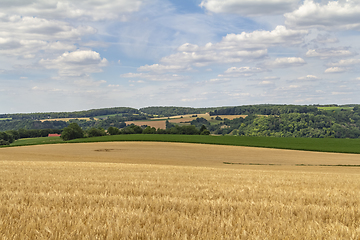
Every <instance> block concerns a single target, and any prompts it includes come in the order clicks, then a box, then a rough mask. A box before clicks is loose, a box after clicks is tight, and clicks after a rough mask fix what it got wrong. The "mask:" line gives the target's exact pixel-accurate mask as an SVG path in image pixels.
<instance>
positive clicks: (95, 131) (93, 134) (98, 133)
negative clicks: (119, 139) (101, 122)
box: [87, 128, 106, 137]
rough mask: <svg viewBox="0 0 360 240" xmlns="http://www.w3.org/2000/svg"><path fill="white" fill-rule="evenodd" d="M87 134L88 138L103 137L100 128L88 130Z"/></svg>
mask: <svg viewBox="0 0 360 240" xmlns="http://www.w3.org/2000/svg"><path fill="white" fill-rule="evenodd" d="M87 134H88V136H89V137H100V136H105V134H106V133H105V131H104V129H102V128H90V129H89V130H88V131H87Z"/></svg>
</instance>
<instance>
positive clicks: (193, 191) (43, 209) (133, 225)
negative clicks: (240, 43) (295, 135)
mask: <svg viewBox="0 0 360 240" xmlns="http://www.w3.org/2000/svg"><path fill="white" fill-rule="evenodd" d="M46 147H47V146H46ZM49 160H50V159H49ZM359 177H360V174H359V173H358V172H350V173H349V172H346V171H344V170H343V168H342V171H339V172H337V171H333V172H328V171H327V169H318V170H316V171H315V172H311V171H304V169H302V168H301V169H300V170H289V171H288V170H276V169H273V170H271V169H269V168H267V169H263V168H259V167H258V168H257V169H249V168H238V169H221V168H209V167H186V166H183V167H180V166H161V165H147V164H120V163H117V164H115V163H99V162H97V163H96V162H95V163H88V162H87V163H78V162H31V161H0V189H1V191H0V202H1V205H0V239H25V240H27V239H359V238H360V227H359V226H360V210H359V209H360V208H359V207H360V199H359V194H360V190H359V189H360V182H359Z"/></svg>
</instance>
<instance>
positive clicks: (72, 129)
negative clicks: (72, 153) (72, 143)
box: [61, 123, 84, 141]
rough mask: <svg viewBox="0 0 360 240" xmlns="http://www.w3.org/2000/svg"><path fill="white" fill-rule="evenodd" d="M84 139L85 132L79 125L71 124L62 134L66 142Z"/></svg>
mask: <svg viewBox="0 0 360 240" xmlns="http://www.w3.org/2000/svg"><path fill="white" fill-rule="evenodd" d="M83 137H84V131H83V130H82V129H81V127H80V126H79V125H78V124H77V123H70V124H69V126H67V127H66V128H64V130H63V131H62V133H61V138H62V139H63V140H65V141H68V140H71V139H76V138H83Z"/></svg>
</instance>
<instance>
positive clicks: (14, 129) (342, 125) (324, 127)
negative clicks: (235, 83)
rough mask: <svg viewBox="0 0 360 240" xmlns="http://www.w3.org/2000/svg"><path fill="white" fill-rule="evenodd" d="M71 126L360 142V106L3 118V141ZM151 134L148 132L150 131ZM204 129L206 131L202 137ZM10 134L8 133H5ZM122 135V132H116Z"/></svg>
mask: <svg viewBox="0 0 360 240" xmlns="http://www.w3.org/2000/svg"><path fill="white" fill-rule="evenodd" d="M70 123H76V124H78V125H79V126H80V127H81V128H82V129H83V130H84V131H87V130H90V129H93V128H96V129H104V130H107V129H109V128H110V127H112V128H115V129H124V131H118V134H122V133H123V134H131V133H135V132H134V131H133V130H132V129H133V128H132V127H131V125H134V126H135V125H137V126H139V129H137V130H136V133H141V132H142V131H143V132H144V133H145V132H146V133H153V134H154V133H157V134H169V133H170V134H200V133H201V132H202V131H203V130H204V129H206V130H208V131H209V133H210V134H215V135H235V136H264V137H308V138H359V137H360V105H355V104H352V105H344V106H337V105H311V106H305V105H268V104H263V105H247V106H235V107H214V108H189V107H147V108H141V109H135V108H128V107H116V108H103V109H92V110H86V111H76V112H58V113H55V112H49V113H28V114H22V113H18V114H1V115H0V132H3V133H2V134H1V135H0V139H3V140H4V141H10V138H11V136H10V137H9V136H6V134H7V135H13V138H15V139H16V138H18V137H20V138H24V137H41V136H47V134H48V133H60V132H61V130H62V129H64V128H65V127H67V126H68V125H69V124H70ZM146 127H148V128H147V130H146V131H145V129H146ZM200 129H201V131H200ZM4 132H6V133H4ZM115 132H116V131H115Z"/></svg>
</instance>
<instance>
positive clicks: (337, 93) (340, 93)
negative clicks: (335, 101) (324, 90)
mask: <svg viewBox="0 0 360 240" xmlns="http://www.w3.org/2000/svg"><path fill="white" fill-rule="evenodd" d="M331 94H332V95H347V94H352V92H331Z"/></svg>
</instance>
